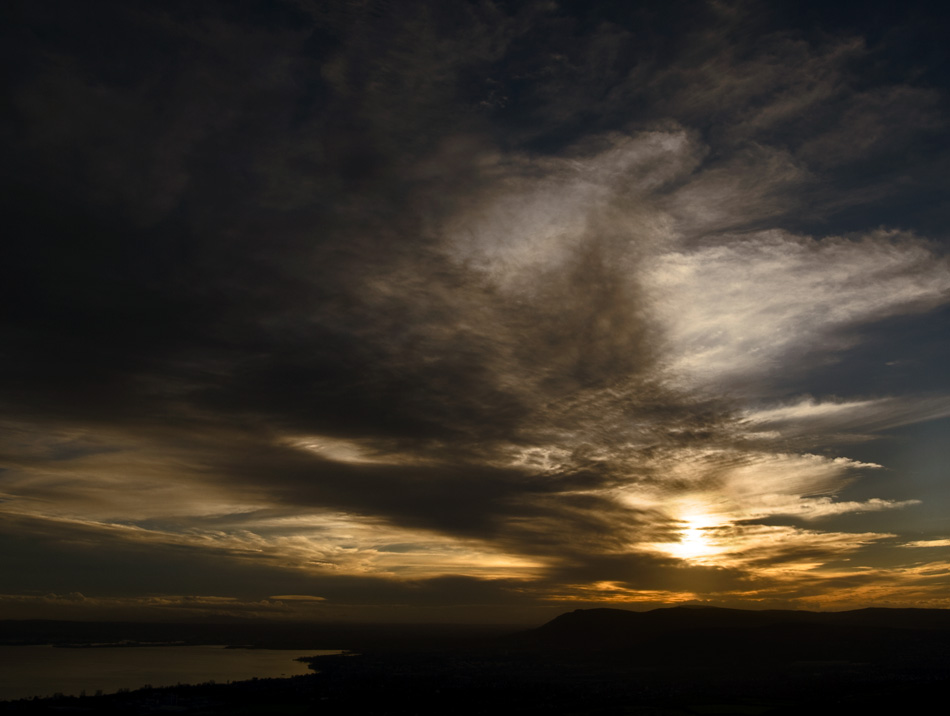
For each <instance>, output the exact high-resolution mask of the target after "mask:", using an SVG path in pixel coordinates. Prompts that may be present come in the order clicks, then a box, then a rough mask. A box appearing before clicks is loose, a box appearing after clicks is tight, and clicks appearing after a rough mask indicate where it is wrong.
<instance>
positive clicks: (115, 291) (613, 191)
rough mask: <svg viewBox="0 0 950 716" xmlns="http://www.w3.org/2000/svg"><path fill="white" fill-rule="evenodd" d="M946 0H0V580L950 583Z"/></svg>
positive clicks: (919, 601)
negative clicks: (0, 149)
mask: <svg viewBox="0 0 950 716" xmlns="http://www.w3.org/2000/svg"><path fill="white" fill-rule="evenodd" d="M828 6H830V7H828ZM939 8H940V5H939V4H938V3H924V2H901V3H896V2H890V1H888V2H873V1H872V2H853V3H852V2H827V1H825V2H802V1H801V0H779V1H776V0H768V1H766V0H761V1H758V2H757V1H754V0H709V1H707V2H680V1H671V0H662V1H660V0H657V1H649V2H615V3H610V2H598V1H596V0H595V1H591V0H587V1H578V2H554V1H550V0H547V1H538V2H511V1H509V2H502V1H498V2H492V1H490V0H473V1H472V2H463V1H462V0H431V1H429V2H425V1H418V2H416V1H412V0H406V1H405V2H403V1H399V2H396V1H390V2H387V1H385V0H282V1H276V0H275V1H273V2H252V1H251V0H242V1H241V2H231V1H229V0H220V1H218V2H191V1H188V0H180V1H179V0H175V1H168V2H165V1H151V2H147V1H144V0H141V1H139V0H115V1H114V2H106V1H105V0H103V1H102V2H95V3H82V2H75V1H73V0H63V1H62V2H60V1H54V0H36V1H32V2H27V1H24V2H12V3H7V4H5V5H4V8H3V10H2V11H0V13H2V27H3V30H2V32H3V34H4V38H3V42H2V45H0V46H2V48H3V50H2V51H3V53H4V62H3V64H4V67H5V71H4V85H5V89H4V93H3V98H4V99H3V110H2V115H0V116H2V125H0V127H2V137H3V141H4V146H5V150H4V156H5V159H4V161H3V162H2V163H0V175H2V177H3V182H4V186H3V191H2V195H0V196H2V202H3V221H4V224H5V225H6V228H5V229H4V231H3V234H4V238H3V239H2V240H0V246H2V248H0V305H2V306H3V310H2V312H0V314H2V317H3V318H2V320H3V327H2V334H0V376H2V379H0V381H2V382H0V618H26V617H45V618H82V619H113V618H114V619H190V618H194V617H201V618H208V619H214V618H220V617H223V616H247V617H268V618H293V619H316V620H324V619H328V620H338V619H344V620H347V619H348V620H372V621H454V622H458V621H493V622H540V621H543V620H544V619H547V618H549V617H550V616H553V615H555V614H558V613H560V612H563V611H566V610H568V609H574V608H578V607H591V606H618V607H625V608H633V609H645V608H652V607H656V606H660V605H667V604H677V603H691V602H693V603H695V602H701V603H708V604H715V605H722V606H739V607H749V608H766V607H768V608H775V607H782V608H802V609H846V608H855V607H865V606H921V607H923V606H926V607H950V474H948V462H950V252H948V248H950V231H948V227H950V142H948V141H947V137H948V118H950V111H948V110H950V102H948V100H950V67H948V56H947V41H946V28H947V23H948V20H950V18H948V17H947V16H946V14H945V13H944V14H943V15H941V14H939V12H938V9H939Z"/></svg>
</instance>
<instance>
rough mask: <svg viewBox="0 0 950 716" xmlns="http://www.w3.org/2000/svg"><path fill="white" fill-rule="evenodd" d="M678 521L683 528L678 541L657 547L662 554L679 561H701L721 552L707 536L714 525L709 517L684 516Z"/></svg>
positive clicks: (719, 547)
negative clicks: (682, 524) (664, 553)
mask: <svg viewBox="0 0 950 716" xmlns="http://www.w3.org/2000/svg"><path fill="white" fill-rule="evenodd" d="M680 519H681V521H682V522H683V523H684V526H683V529H682V530H680V538H679V541H677V542H665V543H663V544H662V545H657V546H658V547H660V548H661V549H662V550H663V551H664V552H666V553H668V554H670V555H672V556H674V557H677V558H679V559H685V560H690V561H701V560H702V559H703V558H705V557H709V556H711V555H714V554H717V553H719V552H721V551H722V550H723V548H722V547H721V546H720V545H717V544H715V543H714V542H713V540H712V539H711V537H710V535H709V530H710V528H712V527H713V526H714V525H715V519H714V518H712V517H710V516H709V515H702V514H693V515H685V516H683V517H682V518H680Z"/></svg>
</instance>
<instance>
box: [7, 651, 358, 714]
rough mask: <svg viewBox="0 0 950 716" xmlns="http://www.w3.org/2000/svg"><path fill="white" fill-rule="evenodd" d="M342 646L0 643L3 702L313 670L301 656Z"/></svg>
mask: <svg viewBox="0 0 950 716" xmlns="http://www.w3.org/2000/svg"><path fill="white" fill-rule="evenodd" d="M339 653H340V652H339V651H327V650H323V651H320V650H310V651H292V650H276V649H275V650H271V649H226V648H224V647H223V646H136V647H98V648H95V649H58V648H55V647H52V646H0V701H2V700H7V699H21V698H29V697H32V696H51V695H52V694H54V693H56V692H60V693H63V694H67V695H74V696H78V695H79V694H80V692H82V691H83V690H85V692H86V693H87V694H88V695H90V696H91V695H92V694H94V693H96V690H97V689H101V690H102V692H103V693H106V694H108V693H111V692H114V691H118V690H119V689H137V688H139V687H140V686H144V685H145V684H151V685H152V686H174V685H175V684H200V683H203V682H205V681H211V680H212V679H213V680H214V681H216V682H218V683H224V682H226V681H240V680H242V679H253V678H254V677H258V678H274V677H279V676H296V675H297V674H306V673H309V671H310V670H309V669H308V668H307V665H306V664H305V663H303V662H300V661H294V659H296V658H297V657H298V656H317V655H319V654H339Z"/></svg>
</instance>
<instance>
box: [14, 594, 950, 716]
mask: <svg viewBox="0 0 950 716" xmlns="http://www.w3.org/2000/svg"><path fill="white" fill-rule="evenodd" d="M369 641H372V640H369ZM367 643H369V642H367ZM313 666H314V668H315V669H317V670H318V673H314V674H311V675H307V676H301V677H294V678H291V679H271V680H256V681H248V682H241V683H235V684H229V685H220V684H219V685H213V684H205V685H197V686H179V687H174V688H167V689H143V690H139V691H134V692H130V693H125V694H113V695H107V696H100V697H86V698H61V699H44V700H33V701H18V702H7V703H5V704H0V710H2V711H3V712H4V713H10V714H43V713H64V712H65V713H70V712H71V713H103V714H110V713H115V714H126V713H131V714H151V713H187V714H265V713H267V714H337V713H339V714H400V715H401V714H499V713H501V714H504V713H516V714H517V713H520V714H578V715H580V714H605V715H606V714H630V715H644V716H645V715H647V714H650V715H660V714H663V715H668V716H673V715H683V714H747V715H756V714H763V715H764V714H768V715H776V716H777V715H780V714H859V713H860V714H866V713H887V712H889V711H893V712H895V713H922V712H926V711H928V707H929V704H931V703H941V702H942V701H943V697H944V696H945V694H946V692H947V688H948V687H950V612H946V611H933V610H885V609H882V610H860V611H857V612H845V613H840V614H815V613H806V612H746V611H741V610H720V609H689V608H676V609H664V610H656V611H654V612H648V613H634V612H625V611H620V610H608V609H595V610H584V611H578V612H572V613H570V614H565V615H563V616H561V617H559V618H558V619H555V620H554V621H552V622H550V623H548V624H546V625H544V626H543V627H541V628H540V629H535V630H532V631H529V632H522V633H520V634H514V635H508V636H503V637H495V638H492V639H484V638H482V639H476V638H475V637H474V636H473V635H471V634H468V635H464V636H463V635H457V638H456V641H455V642H454V643H451V644H450V643H448V640H447V639H443V641H442V643H434V642H432V641H431V640H429V641H427V642H425V641H423V642H415V641H414V640H412V639H408V638H407V639H406V640H405V641H404V643H403V644H402V645H400V644H397V643H395V641H394V640H393V639H389V640H388V641H387V640H384V641H383V642H380V643H379V644H378V646H377V647H371V648H369V649H367V650H364V651H362V652H361V653H359V654H347V655H341V656H325V657H319V658H317V659H315V660H314V664H313Z"/></svg>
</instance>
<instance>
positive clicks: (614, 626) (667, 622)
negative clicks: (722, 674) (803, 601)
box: [508, 607, 950, 663]
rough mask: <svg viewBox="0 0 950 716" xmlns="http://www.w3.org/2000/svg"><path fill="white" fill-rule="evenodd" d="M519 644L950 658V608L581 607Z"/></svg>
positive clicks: (762, 655)
mask: <svg viewBox="0 0 950 716" xmlns="http://www.w3.org/2000/svg"><path fill="white" fill-rule="evenodd" d="M508 644H509V645H510V646H511V647H512V648H516V649H517V648H521V649H527V650H544V651H554V652H557V651H562V652H563V651H572V652H583V653H589V654H592V655H593V654H597V653H605V652H606V653H609V654H611V656H612V658H616V657H625V658H626V659H627V660H635V661H643V662H648V663H656V662H657V661H666V660H674V661H703V662H708V661H709V660H710V659H712V660H728V661H750V660H756V661H759V660H765V661H775V660H780V661H823V660H844V661H870V660H878V661H879V660H888V659H904V660H907V659H911V660H933V659H936V660H950V611H948V610H942V609H882V608H874V609H859V610H855V611H848V612H808V611H793V610H763V611H751V610H743V609H723V608H716V607H671V608H664V609H655V610H652V611H648V612H634V611H627V610H622V609H578V610H576V611H573V612H569V613H566V614H562V615H561V616H559V617H557V618H555V619H553V620H552V621H550V622H548V623H547V624H544V625H543V626H541V627H539V628H537V629H532V630H530V631H526V632H522V633H520V634H516V635H513V636H512V637H510V638H509V640H508Z"/></svg>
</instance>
